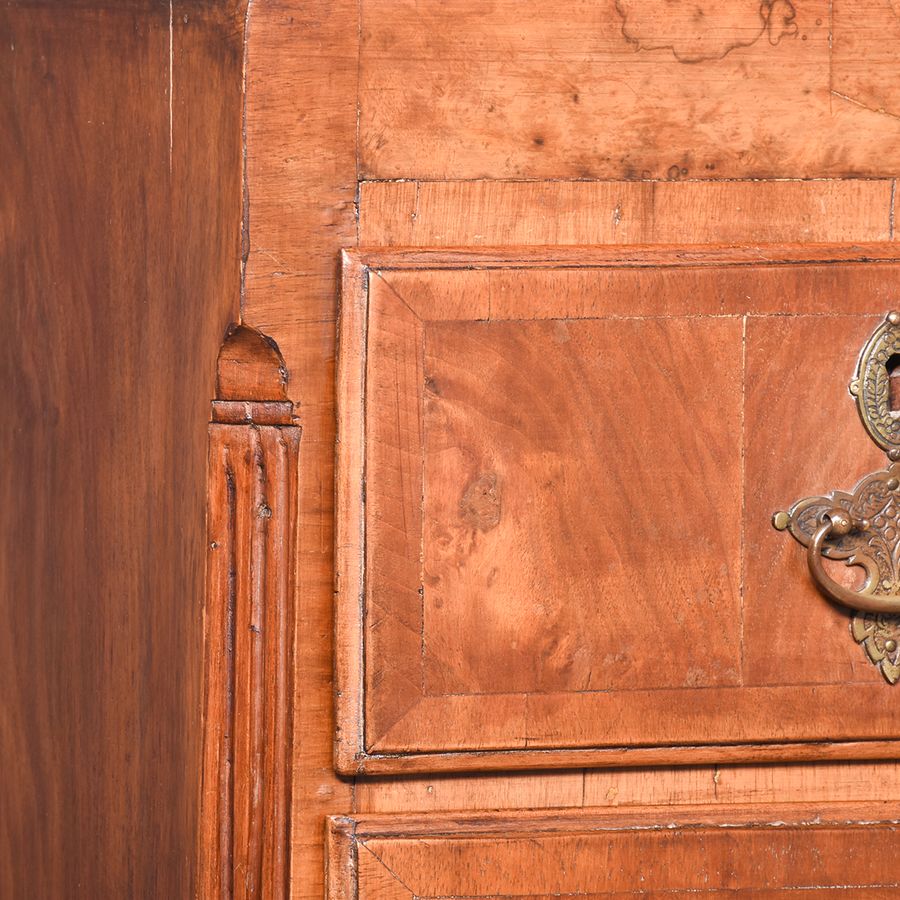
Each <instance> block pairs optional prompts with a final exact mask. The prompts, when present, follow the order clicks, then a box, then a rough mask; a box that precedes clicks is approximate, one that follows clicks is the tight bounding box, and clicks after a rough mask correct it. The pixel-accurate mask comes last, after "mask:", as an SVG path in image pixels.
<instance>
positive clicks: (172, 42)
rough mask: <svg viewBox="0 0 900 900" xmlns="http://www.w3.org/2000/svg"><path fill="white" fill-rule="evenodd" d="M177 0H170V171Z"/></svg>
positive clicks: (170, 169) (172, 135) (170, 160)
mask: <svg viewBox="0 0 900 900" xmlns="http://www.w3.org/2000/svg"><path fill="white" fill-rule="evenodd" d="M174 22H175V0H169V171H170V172H171V171H172V148H173V146H174V143H175V141H174V134H173V132H174V129H173V119H174V104H173V102H172V88H173V86H174V82H175V73H174V68H175V67H174V62H175V26H174Z"/></svg>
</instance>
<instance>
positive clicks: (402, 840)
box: [327, 804, 900, 900]
mask: <svg viewBox="0 0 900 900" xmlns="http://www.w3.org/2000/svg"><path fill="white" fill-rule="evenodd" d="M898 813H900V809H898V808H897V806H896V804H893V805H886V804H883V805H876V807H874V808H873V807H872V806H871V805H870V806H868V807H867V808H865V809H863V808H860V807H854V806H839V805H836V804H831V805H829V804H825V805H823V806H817V807H811V806H805V805H800V804H798V805H794V806H791V805H788V806H780V807H779V806H773V807H757V808H755V809H753V808H749V807H747V808H741V807H734V808H731V809H710V808H700V807H698V808H694V809H684V810H678V811H677V815H675V814H673V810H671V809H669V810H665V809H661V808H657V809H648V810H644V811H642V812H641V814H640V815H634V814H631V815H629V814H628V813H622V812H618V811H615V810H613V811H606V812H603V811H590V810H580V811H578V812H574V813H520V814H518V815H516V816H499V815H482V816H479V817H475V816H462V817H454V816H451V815H446V814H445V815H435V816H431V817H429V818H427V819H425V818H422V817H418V818H417V817H411V816H406V817H397V816H393V817H390V818H386V817H376V816H373V817H361V818H360V819H358V820H353V819H345V818H335V819H332V820H331V822H330V823H329V829H328V840H329V848H328V850H329V852H328V878H327V884H328V897H329V900H351V898H353V900H412V898H413V897H422V898H427V897H466V898H471V900H488V898H496V897H501V896H502V897H521V898H523V900H524V898H538V897H579V898H591V900H614V898H626V897H636V896H641V897H659V898H666V900H672V898H678V897H684V898H696V897H703V898H708V900H711V898H725V897H735V896H752V897H763V898H776V897H777V898H784V900H788V898H791V897H797V896H802V897H804V898H808V897H816V898H821V900H826V898H827V900H833V898H847V900H849V898H853V900H876V898H884V897H897V896H900V880H898V877H897V872H896V867H894V866H891V864H890V862H889V861H890V860H891V859H892V858H893V856H894V849H893V848H894V847H895V845H896V841H897V825H896V822H895V821H894V820H895V819H896V816H897V815H898Z"/></svg>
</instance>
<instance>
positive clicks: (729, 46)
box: [616, 0, 799, 64]
mask: <svg viewBox="0 0 900 900" xmlns="http://www.w3.org/2000/svg"><path fill="white" fill-rule="evenodd" d="M616 12H617V13H618V14H619V16H620V18H621V19H622V37H624V38H625V40H626V41H627V42H628V43H629V44H631V45H632V46H633V47H634V49H635V50H636V51H641V50H671V51H672V55H673V56H674V57H675V59H677V60H678V62H681V63H689V64H690V63H701V62H709V61H712V60H718V59H723V58H724V57H726V56H727V55H728V54H729V53H731V52H732V51H733V50H738V49H741V48H744V47H751V46H752V45H753V44H755V43H756V42H757V41H758V40H759V39H760V38H762V37H763V35H766V36H767V37H768V41H769V43H770V44H771V45H772V46H776V45H777V44H779V43H780V42H781V39H782V38H783V37H796V36H797V34H798V31H799V29H798V26H797V22H796V16H797V12H796V10H795V8H794V5H793V3H791V2H790V0H763V2H762V3H759V2H757V0H747V2H746V3H744V4H740V3H738V4H729V5H728V6H724V5H721V4H715V5H710V6H705V5H702V4H699V3H696V2H694V0H675V2H673V0H653V2H649V3H648V2H645V0H616ZM676 36H677V37H676Z"/></svg>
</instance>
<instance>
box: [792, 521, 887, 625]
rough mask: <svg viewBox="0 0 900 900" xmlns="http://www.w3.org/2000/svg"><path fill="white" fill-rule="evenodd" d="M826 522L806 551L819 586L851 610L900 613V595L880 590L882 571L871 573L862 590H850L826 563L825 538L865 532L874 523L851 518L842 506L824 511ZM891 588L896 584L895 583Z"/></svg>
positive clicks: (819, 528) (812, 572) (823, 522)
mask: <svg viewBox="0 0 900 900" xmlns="http://www.w3.org/2000/svg"><path fill="white" fill-rule="evenodd" d="M821 521H822V524H821V525H820V526H819V527H818V529H817V530H816V532H815V534H814V535H813V537H812V540H811V541H810V542H809V546H808V547H807V550H806V561H807V563H808V564H809V571H810V574H811V575H812V577H813V581H815V582H816V584H817V585H818V586H819V589H820V590H821V591H822V592H823V593H824V594H825V595H826V596H827V597H830V598H831V599H832V600H834V601H835V602H836V603H840V604H842V605H843V606H847V607H849V608H850V609H855V610H863V611H865V612H872V613H888V614H897V613H900V594H888V593H883V594H880V593H878V590H877V589H878V587H879V586H880V585H879V580H878V573H877V572H876V573H875V574H874V576H873V574H872V573H869V575H868V577H867V578H866V582H865V584H864V585H863V586H862V588H860V590H858V591H853V590H850V588H846V587H844V585H842V584H838V582H836V581H835V580H834V579H833V578H832V577H831V576H830V575H829V574H828V573H827V572H826V571H825V567H824V566H823V565H822V551H823V549H824V547H825V541H826V540H827V539H828V538H829V537H830V536H831V535H832V534H834V535H836V536H837V535H846V534H849V533H850V532H851V531H857V532H865V531H867V530H868V529H869V528H870V527H871V526H870V524H869V522H868V521H866V520H865V519H863V520H862V521H861V522H857V521H855V520H853V519H851V518H850V516H849V515H847V513H846V512H845V511H844V510H842V509H830V510H829V511H828V512H826V513H823V514H822V519H821ZM887 587H889V588H892V587H894V585H893V584H890V585H887Z"/></svg>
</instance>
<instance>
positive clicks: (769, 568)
mask: <svg viewBox="0 0 900 900" xmlns="http://www.w3.org/2000/svg"><path fill="white" fill-rule="evenodd" d="M897 258H898V252H897V249H896V247H895V245H891V244H883V245H867V246H861V247H857V248H852V247H827V246H818V247H817V246H814V245H813V246H795V247H777V246H775V247H748V248H721V249H707V250H704V249H696V250H680V251H677V250H671V249H670V250H666V249H660V250H640V249H638V250H629V249H624V250H622V251H619V252H617V251H615V250H613V249H608V250H599V249H597V250H589V249H573V250H562V249H559V250H556V251H553V250H545V251H531V252H526V251H521V252H512V251H510V252H507V253H503V252H496V251H486V252H484V253H481V254H479V253H478V252H477V251H471V252H465V251H460V252H456V253H445V254H443V255H442V254H441V253H439V252H428V251H425V252H416V251H397V252H394V253H388V252H385V253H383V254H381V255H378V254H372V255H369V256H365V255H363V256H361V257H355V258H352V259H349V261H348V265H347V269H346V276H345V277H346V281H345V291H344V313H343V324H342V345H341V353H342V362H341V377H340V381H339V393H338V400H339V404H340V415H339V428H340V443H339V456H338V460H339V470H340V472H339V507H338V510H339V517H340V518H339V544H338V553H339V562H338V586H339V612H338V616H339V619H338V635H339V645H338V653H339V659H338V677H339V690H340V702H341V714H340V732H339V736H338V744H337V759H338V765H339V767H340V768H341V769H342V770H343V771H345V772H352V771H372V772H375V771H400V770H409V769H426V770H427V769H446V768H452V769H463V768H494V767H508V768H516V767H519V768H523V767H527V766H535V767H541V766H564V765H573V764H579V765H580V764H597V765H603V764H611V765H612V764H628V763H631V764H638V763H640V762H646V763H651V762H653V763H658V762H661V761H662V762H674V761H680V762H686V761H694V762H701V761H706V760H710V759H715V760H736V759H755V758H763V757H765V758H777V759H799V758H819V757H835V756H837V757H843V758H854V757H857V758H866V757H870V758H871V757H877V756H878V755H883V754H884V753H885V752H886V749H887V744H885V742H886V741H890V740H892V739H893V738H894V737H895V735H896V734H897V728H898V725H900V720H898V715H897V711H896V704H894V703H892V699H893V695H892V693H891V689H890V687H889V686H888V685H886V684H885V683H884V682H883V681H882V679H881V676H880V675H879V673H878V672H877V670H876V669H875V668H874V667H872V666H871V665H870V664H869V663H868V662H867V661H866V659H865V656H864V654H863V651H862V650H861V649H860V648H859V647H858V646H857V645H856V644H855V642H854V641H853V640H852V638H851V637H850V635H849V633H848V627H847V619H848V617H847V616H846V615H845V614H843V613H841V612H840V611H836V610H834V609H832V608H831V607H830V606H829V605H828V604H827V603H825V601H824V600H822V598H821V597H820V596H819V595H818V594H817V592H816V591H815V589H814V588H813V586H812V584H811V583H810V581H809V579H808V578H807V577H806V575H805V573H804V572H803V571H802V564H803V563H802V554H798V553H796V549H795V548H793V547H790V546H787V545H786V544H785V542H784V541H783V540H781V541H779V540H778V538H779V537H782V538H783V536H778V535H775V534H774V533H773V532H771V526H770V523H769V518H770V515H771V512H772V511H773V510H775V509H777V508H781V507H783V506H784V505H785V504H786V502H788V501H789V500H790V499H791V498H793V497H794V496H795V495H800V494H802V492H803V491H804V490H807V489H809V490H816V489H824V488H827V487H829V486H832V485H834V486H841V485H843V484H845V483H847V484H851V485H852V483H853V482H854V481H855V480H856V478H857V477H858V476H859V475H861V474H863V473H864V472H865V471H868V470H869V469H871V468H874V467H877V465H878V462H879V453H878V451H877V449H876V448H874V447H873V446H871V445H870V444H869V442H868V439H867V437H866V436H865V434H864V432H863V429H862V428H861V427H858V426H855V423H854V419H855V415H856V413H855V408H854V406H853V404H852V402H850V400H849V399H848V398H847V396H846V382H847V378H848V377H849V373H850V372H851V370H852V368H853V363H854V360H855V357H856V353H857V350H858V348H859V346H860V344H861V343H862V341H863V340H864V338H865V336H866V335H867V334H868V332H869V331H870V330H871V328H872V326H873V324H874V322H876V321H877V320H878V317H879V315H880V314H882V313H883V311H884V309H885V308H887V306H888V304H889V303H890V301H891V298H892V297H893V296H894V292H895V285H896V282H897V274H898V272H900V269H898V266H897ZM823 348H827V352H826V351H825V350H823ZM826 358H827V360H828V361H829V363H828V364H824V363H823V359H826ZM839 361H843V365H840V363H839ZM810 397H814V398H815V400H814V401H811V400H810ZM833 434H840V436H841V440H840V441H835V440H833V439H832V438H831V437H830V436H831V435H833ZM363 483H364V484H365V496H364V498H363V496H362V495H361V493H360V486H361V484H363ZM791 551H794V552H791ZM861 709H864V710H865V713H864V714H861V712H860V711H861Z"/></svg>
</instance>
